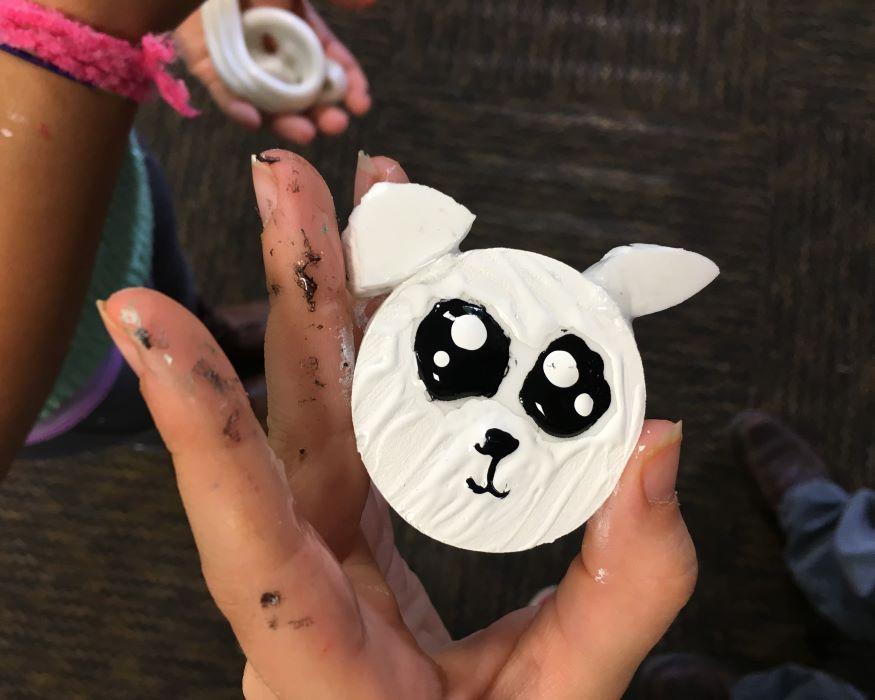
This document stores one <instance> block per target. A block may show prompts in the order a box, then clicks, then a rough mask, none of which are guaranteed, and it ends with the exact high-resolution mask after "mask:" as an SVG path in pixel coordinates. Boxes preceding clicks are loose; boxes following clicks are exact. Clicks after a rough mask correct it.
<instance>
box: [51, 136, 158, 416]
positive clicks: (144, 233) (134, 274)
mask: <svg viewBox="0 0 875 700" xmlns="http://www.w3.org/2000/svg"><path fill="white" fill-rule="evenodd" d="M154 231H155V212H154V208H153V204H152V191H151V188H150V183H149V172H148V171H147V169H146V156H145V154H144V153H143V149H142V148H141V147H140V144H139V142H138V141H137V138H136V135H135V134H133V133H132V134H131V135H130V137H129V140H128V150H127V154H126V156H125V159H124V162H123V163H122V167H121V170H120V172H119V176H118V182H117V183H116V187H115V191H114V192H113V196H112V201H111V203H110V207H109V210H108V212H107V216H106V221H105V223H104V226H103V231H102V233H101V237H100V244H99V245H98V248H97V255H96V257H95V260H94V268H93V270H92V273H91V281H90V283H89V286H88V291H87V293H86V295H85V301H84V304H83V306H82V311H81V312H80V317H79V322H78V324H77V326H76V330H75V332H74V334H73V339H72V341H71V342H70V347H69V349H68V351H67V357H66V358H65V359H64V364H63V365H62V367H61V371H60V373H59V374H58V378H57V380H56V381H55V385H54V386H53V388H52V391H51V393H50V394H49V397H48V398H47V399H46V402H45V405H44V406H43V409H42V411H41V413H40V416H39V420H40V421H46V420H49V419H50V418H51V416H52V415H54V414H55V413H56V412H58V411H60V410H62V409H63V408H64V407H65V406H66V405H68V402H69V401H70V399H71V397H74V396H76V395H77V393H78V392H79V391H80V390H81V389H82V388H83V387H85V386H87V385H88V384H89V381H90V380H91V379H92V377H94V375H95V374H96V373H97V372H99V371H100V369H101V367H102V365H103V364H104V363H105V362H106V357H107V353H108V352H109V350H110V347H111V346H112V341H111V340H110V338H109V335H108V334H107V332H106V330H105V329H104V327H103V321H101V320H100V315H99V314H98V313H97V307H96V306H95V303H96V301H97V300H98V299H106V298H107V297H109V296H110V295H111V294H112V293H113V292H117V291H118V290H119V289H124V288H125V287H143V286H145V285H146V284H147V283H148V281H149V279H150V277H151V275H152V258H153V244H154V240H153V234H154Z"/></svg>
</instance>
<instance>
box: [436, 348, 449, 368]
mask: <svg viewBox="0 0 875 700" xmlns="http://www.w3.org/2000/svg"><path fill="white" fill-rule="evenodd" d="M432 359H433V360H434V363H435V364H436V365H437V366H438V367H446V366H447V365H448V364H450V356H449V355H448V354H447V353H445V352H444V351H443V350H438V351H437V352H436V353H435V354H434V358H432Z"/></svg>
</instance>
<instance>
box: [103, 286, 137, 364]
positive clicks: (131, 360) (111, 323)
mask: <svg viewBox="0 0 875 700" xmlns="http://www.w3.org/2000/svg"><path fill="white" fill-rule="evenodd" d="M97 313H99V314H100V318H101V319H103V325H104V326H106V330H107V332H108V333H109V335H110V337H111V338H112V341H113V342H114V343H115V345H116V347H117V348H118V349H119V352H120V353H121V354H122V357H124V358H125V361H127V363H128V364H129V365H130V366H131V369H132V370H134V373H135V374H136V375H137V376H138V377H142V376H143V373H144V372H145V370H146V363H145V362H144V360H143V356H142V353H143V349H144V348H143V341H142V340H137V339H136V337H135V336H132V335H131V333H129V332H128V331H127V330H125V328H123V327H122V326H121V324H119V323H118V322H116V321H115V320H114V319H113V318H112V317H111V316H110V315H109V312H108V310H107V308H106V302H105V301H103V300H102V299H101V300H99V301H98V302H97ZM123 313H129V314H130V318H131V321H132V323H134V324H135V323H136V319H135V315H136V318H137V319H138V318H139V315H137V312H136V311H135V310H134V309H125V310H123Z"/></svg>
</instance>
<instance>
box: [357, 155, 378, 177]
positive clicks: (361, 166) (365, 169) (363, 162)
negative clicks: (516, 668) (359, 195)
mask: <svg viewBox="0 0 875 700" xmlns="http://www.w3.org/2000/svg"><path fill="white" fill-rule="evenodd" d="M356 171H357V172H361V173H372V172H374V161H373V159H372V158H371V157H370V156H369V155H368V154H367V153H365V152H364V151H359V157H358V162H357V163H356Z"/></svg>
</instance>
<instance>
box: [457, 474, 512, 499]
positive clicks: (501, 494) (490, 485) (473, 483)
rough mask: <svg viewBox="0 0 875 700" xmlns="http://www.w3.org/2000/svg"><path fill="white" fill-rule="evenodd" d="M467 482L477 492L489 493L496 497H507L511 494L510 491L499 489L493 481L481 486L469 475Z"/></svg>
mask: <svg viewBox="0 0 875 700" xmlns="http://www.w3.org/2000/svg"><path fill="white" fill-rule="evenodd" d="M466 483H467V484H468V488H469V489H471V490H472V491H473V492H474V493H476V494H480V495H482V494H484V493H489V494H492V495H493V496H495V497H496V498H507V497H508V495H510V491H499V490H498V489H496V488H495V484H493V483H492V482H491V481H490V482H489V483H488V484H486V486H481V485H480V484H478V483H477V482H476V481H474V479H472V478H471V477H468V481H467V482H466Z"/></svg>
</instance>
